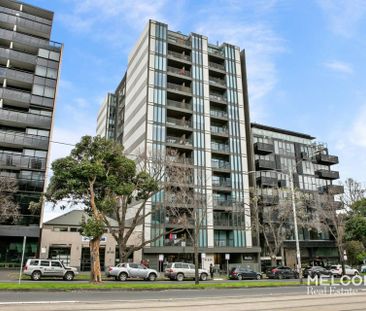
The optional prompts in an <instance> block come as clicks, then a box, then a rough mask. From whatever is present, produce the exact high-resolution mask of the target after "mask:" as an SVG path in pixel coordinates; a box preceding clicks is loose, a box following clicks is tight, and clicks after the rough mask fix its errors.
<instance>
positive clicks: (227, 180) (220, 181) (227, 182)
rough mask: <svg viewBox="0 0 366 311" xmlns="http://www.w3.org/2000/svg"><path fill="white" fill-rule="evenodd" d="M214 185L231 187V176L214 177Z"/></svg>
mask: <svg viewBox="0 0 366 311" xmlns="http://www.w3.org/2000/svg"><path fill="white" fill-rule="evenodd" d="M212 187H220V188H231V179H230V178H220V179H212Z"/></svg>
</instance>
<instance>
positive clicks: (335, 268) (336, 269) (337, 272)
mask: <svg viewBox="0 0 366 311" xmlns="http://www.w3.org/2000/svg"><path fill="white" fill-rule="evenodd" d="M344 268H345V270H346V275H358V274H360V272H359V271H358V270H357V269H354V268H352V267H350V266H349V265H344ZM330 272H332V274H333V275H334V276H342V265H332V266H330Z"/></svg>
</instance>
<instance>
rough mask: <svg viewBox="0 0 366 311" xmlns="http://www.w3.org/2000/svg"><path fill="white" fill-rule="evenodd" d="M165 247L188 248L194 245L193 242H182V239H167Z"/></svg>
mask: <svg viewBox="0 0 366 311" xmlns="http://www.w3.org/2000/svg"><path fill="white" fill-rule="evenodd" d="M164 246H179V247H186V246H193V243H192V241H191V240H181V239H179V238H178V239H175V240H170V239H165V240H164Z"/></svg>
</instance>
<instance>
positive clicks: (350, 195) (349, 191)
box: [331, 178, 366, 209]
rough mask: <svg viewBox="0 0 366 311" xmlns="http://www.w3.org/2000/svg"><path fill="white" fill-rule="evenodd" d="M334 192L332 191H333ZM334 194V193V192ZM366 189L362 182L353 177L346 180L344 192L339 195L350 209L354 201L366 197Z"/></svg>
mask: <svg viewBox="0 0 366 311" xmlns="http://www.w3.org/2000/svg"><path fill="white" fill-rule="evenodd" d="M331 194H332V193H331ZM332 195H334V194H332ZM365 195H366V189H365V187H363V186H362V184H361V183H360V182H358V181H356V180H354V179H352V178H348V179H346V180H345V182H344V193H343V194H341V195H340V196H339V198H340V201H341V202H342V203H343V205H344V206H345V207H346V208H348V209H350V208H351V207H352V205H353V203H355V202H357V201H359V200H361V199H363V198H365Z"/></svg>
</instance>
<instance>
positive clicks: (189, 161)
mask: <svg viewBox="0 0 366 311" xmlns="http://www.w3.org/2000/svg"><path fill="white" fill-rule="evenodd" d="M167 161H168V163H169V164H170V165H174V164H186V165H193V158H185V157H174V156H168V155H167Z"/></svg>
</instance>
